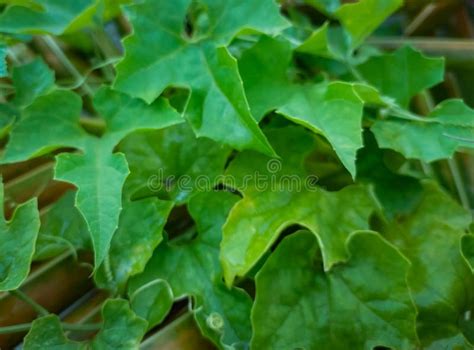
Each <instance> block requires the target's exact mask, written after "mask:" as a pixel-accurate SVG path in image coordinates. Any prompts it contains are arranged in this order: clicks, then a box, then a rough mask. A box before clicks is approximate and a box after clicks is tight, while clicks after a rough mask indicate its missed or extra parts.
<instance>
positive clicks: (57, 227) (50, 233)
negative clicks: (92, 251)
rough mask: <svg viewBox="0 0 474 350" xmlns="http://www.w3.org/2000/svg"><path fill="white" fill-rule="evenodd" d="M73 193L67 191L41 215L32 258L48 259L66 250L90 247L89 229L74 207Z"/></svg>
mask: <svg viewBox="0 0 474 350" xmlns="http://www.w3.org/2000/svg"><path fill="white" fill-rule="evenodd" d="M75 195H76V194H75V193H74V192H73V191H68V192H67V193H66V194H65V195H64V196H63V197H61V199H59V200H58V201H57V202H55V203H54V204H53V206H52V207H51V208H50V209H49V210H48V211H47V212H46V213H45V214H44V215H42V217H41V227H40V231H39V234H38V240H37V242H36V248H35V256H34V260H45V259H49V258H51V257H54V256H57V255H59V254H61V253H62V252H64V251H66V250H71V249H72V250H80V249H89V248H90V246H91V243H90V235H89V230H88V228H87V225H86V223H85V221H84V218H83V217H82V215H81V214H80V212H79V211H78V210H77V208H76V207H74V197H75Z"/></svg>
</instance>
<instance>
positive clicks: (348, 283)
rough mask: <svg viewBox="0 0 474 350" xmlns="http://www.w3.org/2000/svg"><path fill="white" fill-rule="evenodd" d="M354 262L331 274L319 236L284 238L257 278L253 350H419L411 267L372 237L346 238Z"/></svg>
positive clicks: (356, 235)
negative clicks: (378, 348) (386, 349)
mask: <svg viewBox="0 0 474 350" xmlns="http://www.w3.org/2000/svg"><path fill="white" fill-rule="evenodd" d="M347 251H348V254H349V256H350V257H349V259H348V261H347V262H345V263H342V264H339V265H336V266H334V267H333V268H332V269H331V270H330V271H328V272H325V271H324V267H323V261H322V256H321V255H322V253H321V250H320V248H319V247H318V243H317V240H316V239H315V237H314V235H313V234H311V233H309V232H305V231H300V232H297V233H295V234H293V235H291V236H289V237H287V238H285V239H284V240H283V241H282V242H281V243H280V244H279V246H278V247H277V248H276V250H275V252H274V253H273V254H272V255H271V256H270V258H269V259H268V260H267V262H266V263H265V265H264V266H263V268H262V269H261V270H260V272H259V273H258V274H257V277H256V289H257V294H256V298H255V305H254V308H253V310H252V325H253V329H254V336H253V338H252V348H254V349H290V348H291V349H296V348H298V349H299V348H301V349H321V350H325V349H327V350H346V349H367V350H368V349H372V348H374V347H376V346H386V347H390V348H394V349H400V350H403V349H406V350H409V349H414V348H415V343H416V334H415V316H416V310H415V307H414V305H413V303H412V300H411V297H410V292H409V289H408V286H407V283H406V275H407V272H408V267H409V262H408V261H407V260H406V259H405V258H404V257H403V256H402V255H401V254H400V252H399V251H398V250H396V249H395V248H394V247H393V246H391V245H389V244H388V243H387V242H386V241H384V240H383V239H382V238H381V237H380V236H379V235H378V234H376V233H372V232H357V233H354V234H352V235H351V236H350V237H349V238H348V241H347Z"/></svg>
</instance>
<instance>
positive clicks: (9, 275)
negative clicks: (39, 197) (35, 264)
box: [0, 178, 40, 291]
mask: <svg viewBox="0 0 474 350" xmlns="http://www.w3.org/2000/svg"><path fill="white" fill-rule="evenodd" d="M3 195H4V192H3V182H2V180H1V178H0V291H8V290H13V289H17V288H18V287H19V286H20V285H21V283H22V282H23V280H24V279H25V278H26V277H27V276H28V273H29V272H30V264H31V260H32V259H33V254H34V251H35V243H36V238H37V236H38V230H39V226H40V220H39V213H38V209H37V207H36V206H37V205H36V199H31V200H29V201H28V202H26V203H22V204H20V205H19V206H18V207H17V208H16V209H15V211H14V212H13V215H12V218H11V219H10V221H7V220H5V216H4V213H3V210H4V209H3V203H4V202H3V200H4V198H3Z"/></svg>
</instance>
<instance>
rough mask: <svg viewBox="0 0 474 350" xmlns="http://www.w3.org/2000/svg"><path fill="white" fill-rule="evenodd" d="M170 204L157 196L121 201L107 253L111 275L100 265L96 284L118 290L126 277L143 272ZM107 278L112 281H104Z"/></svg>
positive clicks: (161, 237) (121, 287) (124, 282)
mask: <svg viewBox="0 0 474 350" xmlns="http://www.w3.org/2000/svg"><path fill="white" fill-rule="evenodd" d="M172 207H173V203H172V202H165V201H161V200H159V199H157V198H145V199H142V200H138V201H131V202H130V201H126V202H125V203H124V208H123V210H122V212H121V213H120V219H119V225H118V229H117V231H116V232H115V234H114V237H113V239H112V243H111V247H110V252H109V257H110V258H109V259H110V266H109V268H110V273H111V276H107V274H108V273H109V272H107V271H106V269H105V267H104V264H102V266H101V269H100V270H98V271H97V273H96V275H95V281H96V284H98V285H99V286H100V287H103V288H109V289H111V290H113V291H114V292H122V291H123V290H124V288H125V284H126V282H127V280H128V279H129V277H131V276H133V275H136V274H138V273H140V272H142V271H143V269H144V268H145V265H146V263H147V262H148V260H149V259H150V258H151V256H152V253H153V251H154V250H155V248H156V247H157V246H158V244H159V243H160V242H161V241H162V239H163V236H162V231H163V227H164V225H165V223H166V220H167V218H168V215H169V213H170V211H171V209H172ZM108 277H112V280H111V281H108Z"/></svg>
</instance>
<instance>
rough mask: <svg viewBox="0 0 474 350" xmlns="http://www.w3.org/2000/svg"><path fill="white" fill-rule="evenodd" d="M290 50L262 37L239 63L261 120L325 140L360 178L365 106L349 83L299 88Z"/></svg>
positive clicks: (254, 108)
mask: <svg viewBox="0 0 474 350" xmlns="http://www.w3.org/2000/svg"><path fill="white" fill-rule="evenodd" d="M290 61H291V47H290V45H289V44H288V43H287V42H284V41H280V40H276V39H271V38H268V37H263V38H262V39H261V40H260V41H259V42H258V43H257V44H256V45H255V46H253V47H252V48H251V49H249V50H248V51H246V52H245V53H244V54H243V55H242V58H241V60H240V61H239V69H240V71H241V73H242V77H243V80H244V86H245V89H246V93H247V96H248V99H249V103H250V106H251V110H252V112H254V115H255V116H256V118H257V120H260V119H261V118H262V117H263V116H264V115H265V114H266V113H268V112H269V111H271V110H273V109H276V111H277V113H280V114H282V115H284V116H285V117H286V118H288V119H290V120H292V121H294V122H295V123H298V124H301V125H303V126H305V127H307V128H309V129H311V130H313V131H314V132H316V133H319V134H322V135H323V136H324V137H326V139H327V140H328V141H329V142H330V143H331V145H332V146H333V148H334V150H335V151H336V153H337V155H338V156H339V158H340V159H341V162H342V163H343V164H344V166H345V167H346V168H347V169H348V170H349V172H350V173H351V175H352V176H355V158H356V153H357V150H358V149H359V148H361V147H362V134H361V133H362V110H363V101H362V100H361V99H360V97H359V96H358V94H357V93H356V91H355V88H354V85H353V84H349V83H344V82H332V83H321V84H316V85H297V84H295V83H292V82H291V81H290V79H289V78H288V75H287V70H288V68H289V63H290Z"/></svg>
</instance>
